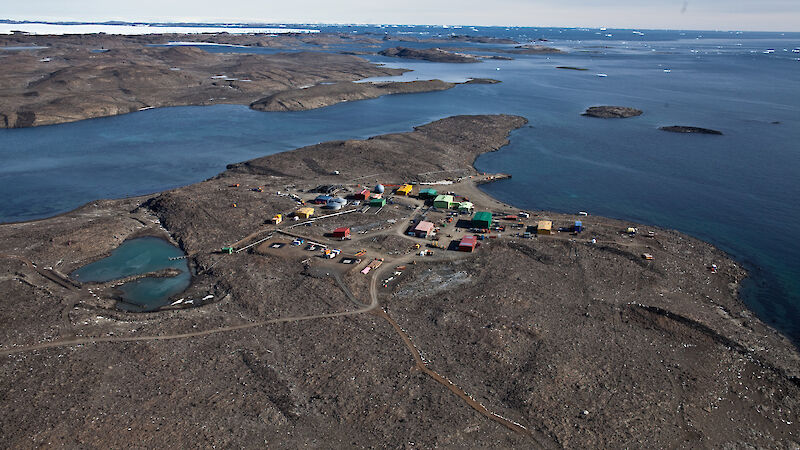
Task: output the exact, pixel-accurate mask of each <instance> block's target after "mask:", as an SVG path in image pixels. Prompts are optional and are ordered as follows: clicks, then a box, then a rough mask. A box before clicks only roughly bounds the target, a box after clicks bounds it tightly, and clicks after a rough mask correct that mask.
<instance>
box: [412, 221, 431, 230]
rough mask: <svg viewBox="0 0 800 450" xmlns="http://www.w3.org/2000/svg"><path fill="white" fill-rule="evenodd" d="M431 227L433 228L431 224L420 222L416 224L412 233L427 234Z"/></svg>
mask: <svg viewBox="0 0 800 450" xmlns="http://www.w3.org/2000/svg"><path fill="white" fill-rule="evenodd" d="M433 227H434V225H433V222H427V221H424V220H423V221H422V222H420V223H418V224H417V226H416V227H414V231H425V232H428V231H431V230H433Z"/></svg>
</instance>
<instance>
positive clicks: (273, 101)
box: [250, 80, 456, 111]
mask: <svg viewBox="0 0 800 450" xmlns="http://www.w3.org/2000/svg"><path fill="white" fill-rule="evenodd" d="M455 85H456V83H447V82H444V81H441V80H423V81H407V82H383V83H352V82H341V83H335V84H318V85H316V86H311V87H309V88H305V89H291V90H287V91H282V92H278V93H276V94H272V95H270V96H269V97H265V98H262V99H259V100H256V101H255V102H253V103H251V104H250V107H251V108H253V109H255V110H258V111H305V110H309V109H316V108H323V107H325V106H330V105H335V104H337V103H342V102H352V101H357V100H367V99H371V98H378V97H382V96H384V95H393V94H416V93H422V92H434V91H444V90H447V89H450V88H452V87H453V86H455Z"/></svg>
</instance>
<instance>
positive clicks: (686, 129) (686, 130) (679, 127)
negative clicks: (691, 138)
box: [659, 125, 722, 135]
mask: <svg viewBox="0 0 800 450" xmlns="http://www.w3.org/2000/svg"><path fill="white" fill-rule="evenodd" d="M659 130H664V131H669V132H672V133H698V134H716V135H721V134H722V132H721V131H717V130H712V129H710V128H700V127H687V126H682V125H673V126H669V127H660V128H659Z"/></svg>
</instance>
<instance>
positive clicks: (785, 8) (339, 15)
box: [0, 0, 800, 31]
mask: <svg viewBox="0 0 800 450" xmlns="http://www.w3.org/2000/svg"><path fill="white" fill-rule="evenodd" d="M0 19H14V20H33V19H38V20H77V21H105V20H123V21H129V22H132V21H146V22H192V21H198V22H246V23H372V24H434V25H506V26H534V27H548V26H553V27H608V28H641V29H693V30H761V31H800V0H457V1H456V0H399V1H398V0H395V1H390V2H386V1H381V0H371V1H364V0H295V1H286V0H281V1H275V0H236V1H234V2H220V1H218V0H217V1H209V0H167V1H164V0H137V1H135V2H133V1H130V0H121V1H114V0H28V1H23V2H13V1H9V2H5V5H3V8H2V9H0Z"/></svg>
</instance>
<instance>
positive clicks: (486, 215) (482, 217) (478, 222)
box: [472, 211, 492, 228]
mask: <svg viewBox="0 0 800 450" xmlns="http://www.w3.org/2000/svg"><path fill="white" fill-rule="evenodd" d="M472 226H473V227H475V228H489V227H491V226H492V213H490V212H487V211H481V212H476V213H475V215H474V216H472Z"/></svg>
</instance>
